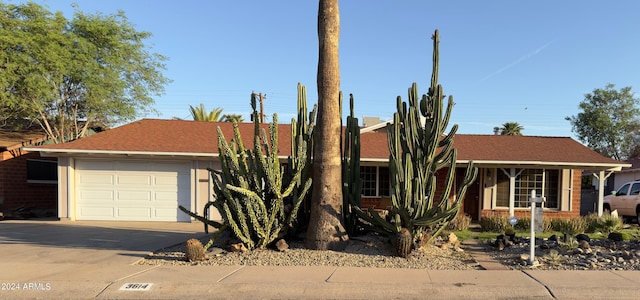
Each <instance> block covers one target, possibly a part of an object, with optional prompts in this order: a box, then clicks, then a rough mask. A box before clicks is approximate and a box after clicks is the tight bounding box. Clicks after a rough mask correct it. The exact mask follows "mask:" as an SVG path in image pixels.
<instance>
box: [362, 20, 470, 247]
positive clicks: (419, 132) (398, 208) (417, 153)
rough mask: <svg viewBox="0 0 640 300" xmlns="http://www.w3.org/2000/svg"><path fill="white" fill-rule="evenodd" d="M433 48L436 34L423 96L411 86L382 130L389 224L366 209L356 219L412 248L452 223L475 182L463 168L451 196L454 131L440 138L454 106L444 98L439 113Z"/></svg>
mask: <svg viewBox="0 0 640 300" xmlns="http://www.w3.org/2000/svg"><path fill="white" fill-rule="evenodd" d="M439 42H440V40H439V35H438V31H437V30H436V31H435V33H434V35H433V47H434V52H433V72H432V75H431V86H430V87H429V92H428V94H427V95H423V96H422V98H421V99H419V97H418V87H417V84H415V83H414V84H413V85H412V86H411V88H410V89H409V106H407V103H405V102H403V101H402V99H401V97H398V98H397V112H396V113H395V114H394V118H393V124H388V125H387V133H388V143H389V150H390V158H389V171H390V176H391V178H390V179H391V203H392V208H391V210H390V211H389V217H390V220H389V221H387V220H386V219H383V218H382V217H380V215H379V214H378V213H377V212H376V211H374V210H372V209H370V210H369V211H368V214H366V213H363V212H362V213H360V216H361V217H362V218H363V219H365V220H366V221H368V222H369V223H371V224H372V225H373V226H372V229H373V230H376V231H378V232H381V233H387V234H390V235H391V234H396V233H398V232H400V231H401V230H402V228H407V229H408V230H410V231H411V234H412V238H413V241H414V245H416V246H421V245H422V244H424V243H426V242H428V241H429V240H430V239H431V238H432V237H434V236H437V234H439V233H440V231H441V230H442V229H444V228H445V226H446V225H447V224H448V223H449V222H450V221H451V220H453V219H454V218H455V217H456V215H457V214H458V212H459V211H460V207H461V202H462V200H463V199H464V196H465V193H466V190H467V187H468V186H469V185H470V184H471V183H472V182H473V181H474V180H475V178H476V176H477V169H476V168H475V167H473V162H469V163H468V164H467V166H466V172H465V175H464V179H463V180H462V183H461V185H460V186H459V187H458V192H457V193H456V194H455V195H451V190H452V188H453V183H454V182H455V180H454V179H455V173H456V155H457V152H456V149H453V138H454V135H455V133H456V131H457V130H458V126H457V125H453V126H452V127H451V130H450V131H449V133H446V132H445V130H446V129H447V126H448V123H449V118H450V116H451V111H452V109H453V104H454V103H453V97H452V96H449V97H448V105H447V106H446V110H444V108H445V106H444V101H443V100H444V98H445V95H444V93H443V90H442V86H441V85H440V84H438V67H439V51H438V44H439ZM439 170H442V171H446V172H445V173H446V176H444V178H442V177H438V178H437V177H436V173H437V172H438V171H439ZM440 173H443V172H440ZM439 180H444V183H443V184H441V185H440V186H444V189H443V190H438V191H437V186H438V184H437V182H438V181H439ZM436 191H437V192H438V193H437V194H436ZM437 195H438V197H436V196H437ZM451 196H453V197H451Z"/></svg>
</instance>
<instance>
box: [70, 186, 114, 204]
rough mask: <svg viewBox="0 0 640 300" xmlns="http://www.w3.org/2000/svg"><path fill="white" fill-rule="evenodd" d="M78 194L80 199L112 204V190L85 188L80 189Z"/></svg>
mask: <svg viewBox="0 0 640 300" xmlns="http://www.w3.org/2000/svg"><path fill="white" fill-rule="evenodd" d="M78 195H79V196H80V199H82V200H86V201H90V202H91V203H92V204H96V203H101V202H102V203H108V204H109V205H113V200H114V197H113V191H112V190H98V189H86V190H81V191H80V192H79V193H78Z"/></svg>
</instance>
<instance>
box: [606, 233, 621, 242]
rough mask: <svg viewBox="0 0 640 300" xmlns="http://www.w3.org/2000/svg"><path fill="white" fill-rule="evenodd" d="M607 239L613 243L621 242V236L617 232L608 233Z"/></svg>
mask: <svg viewBox="0 0 640 300" xmlns="http://www.w3.org/2000/svg"><path fill="white" fill-rule="evenodd" d="M607 238H608V239H610V240H612V241H614V242H621V241H622V234H621V233H619V232H612V233H609V236H608V237H607Z"/></svg>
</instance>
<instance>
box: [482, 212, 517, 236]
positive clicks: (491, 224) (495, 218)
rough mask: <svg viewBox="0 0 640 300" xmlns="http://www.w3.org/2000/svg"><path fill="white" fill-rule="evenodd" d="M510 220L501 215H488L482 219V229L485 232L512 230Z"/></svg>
mask: <svg viewBox="0 0 640 300" xmlns="http://www.w3.org/2000/svg"><path fill="white" fill-rule="evenodd" d="M510 227H511V224H509V218H508V217H506V216H500V215H488V216H484V217H482V218H480V229H481V230H482V231H485V232H503V231H504V230H505V229H506V228H510Z"/></svg>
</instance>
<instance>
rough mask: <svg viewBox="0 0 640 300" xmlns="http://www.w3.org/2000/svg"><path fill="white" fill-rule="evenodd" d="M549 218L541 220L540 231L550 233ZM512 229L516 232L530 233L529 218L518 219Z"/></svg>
mask: <svg viewBox="0 0 640 300" xmlns="http://www.w3.org/2000/svg"><path fill="white" fill-rule="evenodd" d="M551 220H552V219H551V218H543V219H542V231H543V232H550V231H551ZM513 228H514V229H515V230H517V231H530V230H531V217H521V218H518V224H516V225H515V226H513Z"/></svg>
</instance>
